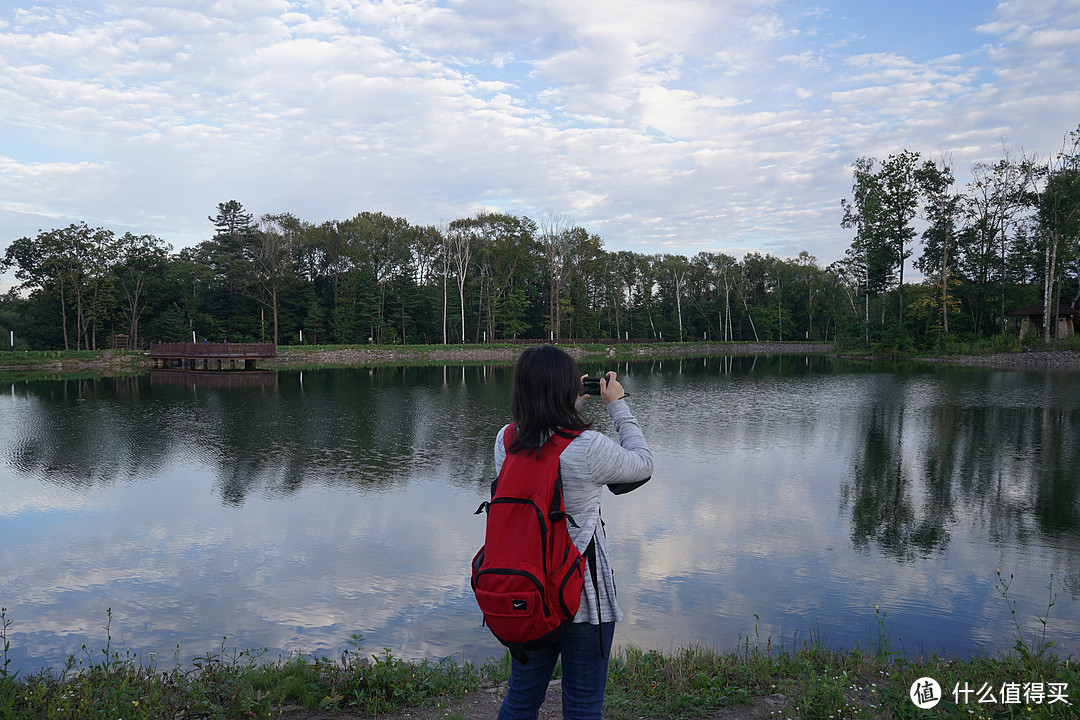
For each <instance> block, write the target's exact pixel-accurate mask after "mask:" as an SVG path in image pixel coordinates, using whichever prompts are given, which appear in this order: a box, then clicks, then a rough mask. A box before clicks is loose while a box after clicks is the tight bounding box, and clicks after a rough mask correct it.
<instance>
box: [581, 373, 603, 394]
mask: <svg viewBox="0 0 1080 720" xmlns="http://www.w3.org/2000/svg"><path fill="white" fill-rule="evenodd" d="M581 384H582V390H583V391H584V393H585V394H586V395H599V394H600V378H598V377H587V378H583V379H582V380H581Z"/></svg>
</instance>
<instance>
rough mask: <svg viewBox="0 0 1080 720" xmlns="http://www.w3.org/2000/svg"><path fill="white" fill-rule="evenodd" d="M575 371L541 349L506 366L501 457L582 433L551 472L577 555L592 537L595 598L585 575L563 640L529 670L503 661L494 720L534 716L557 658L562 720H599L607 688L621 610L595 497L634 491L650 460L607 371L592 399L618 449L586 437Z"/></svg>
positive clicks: (565, 358)
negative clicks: (508, 436) (507, 423)
mask: <svg viewBox="0 0 1080 720" xmlns="http://www.w3.org/2000/svg"><path fill="white" fill-rule="evenodd" d="M583 377H584V376H582V375H580V374H579V372H578V367H577V363H576V362H574V359H573V358H572V357H570V356H569V355H567V354H566V353H565V352H563V351H562V350H559V349H558V348H555V347H553V346H551V345H540V346H538V347H533V348H529V349H527V350H525V351H524V352H523V353H522V354H521V356H520V357H519V358H518V361H517V366H516V367H515V368H514V380H513V386H512V388H511V391H510V409H511V414H512V416H513V419H514V422H515V423H517V426H516V430H517V436H516V438H515V440H514V442H513V444H512V445H511V447H510V448H509V452H512V453H517V452H528V451H529V450H531V449H533V448H537V447H540V446H541V445H543V444H544V442H545V441H546V440H547V439H548V437H549V436H550V435H551V434H552V433H553V432H555V431H556V430H558V429H560V428H562V429H565V430H583V431H584V432H582V433H581V434H580V435H578V436H577V437H576V438H574V439H573V440H572V441H571V442H570V444H569V445H568V446H567V447H566V449H565V450H563V452H562V455H561V456H560V471H561V473H562V479H563V502H564V504H565V507H566V512H567V514H568V515H570V516H571V517H573V518H574V519H575V521H576V522H577V524H578V527H576V528H575V527H573V526H570V527H569V531H570V537H571V539H572V540H573V542H574V545H575V546H576V547H577V549H578V550H579V551H580V552H585V549H586V547H587V546H588V545H589V541H590V540H593V539H594V538H595V551H596V563H595V567H596V570H597V575H596V580H597V586H598V590H599V597H597V589H594V586H593V582H592V579H591V577H586V580H585V585H584V587H583V589H582V595H581V605H580V607H579V609H578V611H577V614H576V615H575V616H574V622H573V623H572V624H571V625H570V627H569V628H568V629H567V631H566V632H565V633H564V634H563V636H562V638H561V639H560V640H559V641H558V642H557V643H556V644H555V645H553V646H552V647H550V648H547V649H544V650H535V651H530V652H529V653H528V656H529V662H528V663H522V662H520V661H518V660H517V659H516V658H514V659H512V660H511V672H510V689H509V690H508V691H507V694H506V698H505V699H504V700H503V703H502V707H501V708H500V710H499V720H525V719H526V718H528V719H532V718H536V716H537V713H538V712H539V709H540V705H541V704H543V702H544V694H545V692H546V691H547V687H548V682H549V681H550V680H551V672H552V670H553V669H554V667H555V661H556V660H557V659H558V658H559V656H560V655H561V656H562V671H563V678H562V703H563V717H564V718H575V719H578V720H586V719H589V718H596V719H597V720H599V718H600V714H601V710H602V708H603V704H604V688H605V686H606V685H607V666H608V656H609V655H610V652H611V643H612V638H613V636H614V634H615V623H616V622H617V621H619V620H621V619H622V612H621V611H620V610H619V605H618V603H617V602H616V600H615V580H614V577H613V575H612V570H611V564H610V563H609V561H608V551H607V542H606V538H605V534H604V528H603V524H602V523H601V521H600V495H601V492H602V491H603V489H604V486H605V485H611V486H615V485H622V486H623V488H621V489H625V488H627V487H633V486H628V485H626V484H627V483H641V482H644V481H645V480H648V479H649V477H650V476H651V475H652V453H651V452H650V451H649V446H648V444H647V443H646V442H645V438H644V436H643V435H642V434H641V428H640V427H639V426H638V423H637V420H635V419H634V416H633V415H632V414H631V412H630V408H629V407H628V406H627V404H626V401H625V400H624V399H623V398H624V396H625V394H624V392H623V387H622V385H621V384H620V383H619V381H618V379H617V378H616V373H615V372H609V373H607V376H606V377H605V378H603V379H601V381H600V399H601V400H603V402H604V405H605V406H606V407H607V411H608V414H609V415H610V416H611V420H612V422H613V423H614V425H615V430H616V432H618V434H619V442H618V443H616V442H615V441H613V440H611V439H610V438H609V437H607V436H606V435H604V434H602V433H599V432H596V431H594V430H589V429H588V427H589V424H588V423H587V422H585V420H584V419H583V418H582V417H581V415H580V414H579V413H578V408H580V407H581V405H582V403H584V402H585V401H586V400H588V399H589V396H588V395H586V394H584V391H583V386H582V378H583ZM505 431H506V427H503V429H502V430H500V431H499V434H498V436H497V437H496V438H495V470H496V473H498V472H499V471H500V470H501V469H502V463H503V459H504V458H505V457H506V452H507V448H506V447H505V446H504V444H503V433H504V432H505Z"/></svg>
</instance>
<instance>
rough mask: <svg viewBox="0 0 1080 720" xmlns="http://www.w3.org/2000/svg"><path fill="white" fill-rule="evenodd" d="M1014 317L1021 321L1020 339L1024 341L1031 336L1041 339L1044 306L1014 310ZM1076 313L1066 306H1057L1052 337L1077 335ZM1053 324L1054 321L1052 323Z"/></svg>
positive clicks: (1039, 304) (1051, 328)
mask: <svg viewBox="0 0 1080 720" xmlns="http://www.w3.org/2000/svg"><path fill="white" fill-rule="evenodd" d="M1012 314H1013V316H1014V317H1017V318H1019V319H1020V339H1021V340H1023V339H1024V338H1025V337H1027V336H1028V335H1030V334H1034V335H1035V336H1036V337H1040V336H1041V335H1042V334H1043V306H1042V303H1036V304H1035V305H1028V306H1027V307H1022V308H1020V309H1019V310H1013V312H1012ZM1075 317H1076V311H1075V310H1073V309H1072V308H1071V307H1066V306H1065V305H1060V304H1059V305H1058V306H1057V323H1056V325H1051V327H1050V336H1051V337H1057V338H1064V337H1069V336H1070V335H1074V334H1075V333H1076V327H1075ZM1051 322H1053V321H1051Z"/></svg>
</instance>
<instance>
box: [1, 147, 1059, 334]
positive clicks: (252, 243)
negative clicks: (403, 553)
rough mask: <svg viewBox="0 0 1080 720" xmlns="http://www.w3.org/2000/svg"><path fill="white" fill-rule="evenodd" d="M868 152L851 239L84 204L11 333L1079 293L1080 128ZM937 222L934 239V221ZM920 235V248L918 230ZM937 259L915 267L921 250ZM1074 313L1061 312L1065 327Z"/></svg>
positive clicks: (992, 325) (788, 329)
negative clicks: (112, 219) (131, 225)
mask: <svg viewBox="0 0 1080 720" xmlns="http://www.w3.org/2000/svg"><path fill="white" fill-rule="evenodd" d="M970 170H971V172H970V176H971V178H972V179H971V181H970V182H968V183H967V184H966V185H965V186H964V187H958V185H957V183H956V180H955V178H954V168H953V167H952V166H951V163H950V162H949V160H948V158H938V159H936V160H932V159H924V158H922V157H921V156H920V154H919V153H916V152H912V151H909V150H904V151H902V152H899V153H896V154H894V155H890V156H889V157H888V158H886V159H884V160H878V159H876V158H869V157H864V158H859V159H858V160H857V161H856V162H855V163H854V165H853V183H852V191H851V196H850V197H849V198H845V199H843V200H842V201H841V203H840V211H839V212H838V219H839V222H840V224H841V225H842V226H843V227H845V228H848V229H850V230H852V231H853V240H852V243H851V246H850V248H849V249H848V251H847V253H846V255H845V257H844V258H842V259H840V260H837V261H836V262H833V263H831V264H829V265H827V266H824V267H823V266H821V265H820V264H819V262H818V260H817V259H816V258H815V257H813V256H812V255H810V254H809V253H807V252H802V253H800V254H799V255H798V257H796V258H789V259H785V258H779V257H775V256H773V255H770V254H763V253H756V252H754V253H748V254H746V255H745V256H744V257H742V258H741V259H737V258H735V257H733V256H731V255H728V254H725V253H719V252H700V253H697V254H696V255H693V256H691V257H688V256H684V255H679V254H673V253H662V254H646V253H638V252H632V251H625V250H620V251H609V250H607V249H605V247H604V240H603V238H601V237H600V236H598V235H596V234H594V233H590V232H589V231H588V230H586V229H585V228H582V227H580V226H577V225H575V224H574V223H572V222H571V221H569V220H568V219H567V218H565V217H563V216H560V215H557V214H549V215H547V216H545V217H543V218H539V219H535V220H534V219H531V218H529V217H525V216H521V215H513V214H504V213H488V212H485V213H480V214H477V215H475V216H472V217H467V218H461V219H458V220H454V221H453V222H450V223H448V224H445V225H442V226H425V225H414V224H412V223H410V222H409V221H408V220H406V219H404V218H395V217H390V216H389V215H386V214H384V213H381V212H373V211H365V212H361V213H359V214H357V215H356V216H354V217H352V218H349V219H346V220H330V221H326V222H323V223H319V224H316V223H311V222H307V221H304V220H301V219H299V218H297V217H296V216H294V215H292V214H291V213H277V214H274V213H270V214H265V215H262V216H260V217H258V218H255V217H253V216H252V214H250V213H249V212H247V211H246V209H245V208H244V206H243V205H242V204H241V203H240V202H238V201H236V200H229V201H228V202H223V203H220V204H219V205H218V206H217V212H216V214H215V215H212V216H208V217H207V220H208V222H209V223H211V224H212V227H213V234H212V236H211V237H210V238H209V239H207V240H205V241H203V242H201V243H199V244H198V245H195V246H194V247H189V248H183V249H181V250H179V251H176V252H173V249H172V248H171V247H170V246H169V245H168V244H167V243H166V242H165V241H164V240H162V239H161V238H158V237H156V236H153V235H135V234H132V233H124V234H123V235H119V236H118V235H116V234H115V233H113V232H112V231H110V230H108V229H105V228H93V227H89V226H88V225H87V224H86V223H83V222H80V223H74V224H71V225H69V226H68V227H64V228H56V229H52V230H49V231H41V232H39V233H38V234H37V235H36V236H33V237H29V236H28V237H22V238H19V239H17V240H15V241H13V242H12V243H11V244H10V245H9V246H8V248H7V250H6V252H5V255H4V258H3V260H2V264H3V266H4V269H7V268H13V269H14V272H15V277H16V278H17V279H18V280H20V281H21V285H20V286H18V287H17V288H13V289H12V290H11V291H9V292H8V293H7V294H6V295H4V296H3V297H0V331H3V335H4V337H3V338H2V339H0V348H3V346H4V345H5V344H6V341H9V337H10V334H9V332H7V331H9V330H13V331H14V334H15V338H16V345H15V347H16V349H19V348H26V349H56V348H64V349H76V350H77V349H99V348H107V347H112V346H113V343H114V339H115V337H116V336H117V335H120V334H123V335H126V336H128V342H129V345H130V346H131V347H143V348H144V347H147V345H148V343H149V342H150V341H182V340H191V339H193V338H194V339H195V340H197V341H202V340H209V341H223V340H229V341H237V342H241V341H264V342H275V343H280V344H297V343H299V342H301V337H302V340H303V342H304V343H311V344H358V343H380V344H384V343H425V344H438V343H446V344H451V343H452V344H457V343H465V342H497V341H503V340H512V339H522V338H528V339H555V340H561V341H574V340H586V339H616V338H617V339H623V340H627V339H629V340H643V339H647V340H665V341H667V340H670V341H687V340H716V341H732V340H734V341H739V340H757V341H783V340H806V339H810V340H823V341H837V340H839V341H842V342H846V343H848V344H855V343H858V344H874V343H880V344H884V345H887V346H891V347H911V348H917V347H919V348H921V347H934V346H940V345H942V344H948V343H949V342H956V341H958V340H969V339H972V338H993V337H995V336H1008V337H1014V336H1015V331H1016V328H1015V327H1010V323H1009V320H1010V313H1011V312H1012V311H1013V310H1015V309H1016V308H1018V307H1021V306H1024V305H1029V304H1033V303H1041V304H1042V305H1043V306H1044V309H1045V312H1046V317H1051V316H1052V315H1054V314H1056V312H1057V307H1058V304H1059V303H1061V304H1063V305H1072V306H1075V305H1076V303H1077V301H1078V300H1080V232H1078V214H1080V128H1078V129H1077V131H1075V132H1072V133H1070V134H1069V135H1068V136H1067V138H1066V142H1065V144H1064V145H1063V148H1062V150H1061V151H1060V152H1058V153H1056V154H1055V155H1053V156H1052V157H1050V158H1049V159H1040V158H1039V157H1037V156H1035V155H1026V154H1021V155H1020V156H1014V154H1013V153H1012V152H1011V151H1010V150H1009V149H1008V148H1003V157H1002V158H1001V159H1000V160H999V161H997V162H995V163H979V164H976V165H975V166H973V167H972V168H971V169H970ZM917 240H918V241H919V242H918V243H916V241H917ZM917 246H918V247H920V248H921V253H920V254H919V255H918V256H917V257H914V254H915V249H916V247H917ZM913 257H914V259H913V260H912V263H911V264H912V265H913V266H914V267H915V268H916V269H917V270H918V271H920V272H921V273H922V275H923V279H921V280H919V281H918V282H915V283H912V282H910V278H909V281H908V282H907V283H905V281H904V267H905V263H906V261H908V260H909V259H910V258H913ZM1052 325H1053V323H1044V326H1045V328H1046V335H1045V337H1044V339H1045V340H1047V341H1049V340H1050V333H1051V326H1052Z"/></svg>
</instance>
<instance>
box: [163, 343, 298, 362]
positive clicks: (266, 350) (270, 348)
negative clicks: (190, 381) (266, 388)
mask: <svg viewBox="0 0 1080 720" xmlns="http://www.w3.org/2000/svg"><path fill="white" fill-rule="evenodd" d="M150 356H151V357H169V358H270V357H276V356H277V348H276V347H275V346H274V343H231V342H205V343H183V342H157V343H150Z"/></svg>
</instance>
